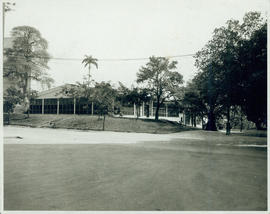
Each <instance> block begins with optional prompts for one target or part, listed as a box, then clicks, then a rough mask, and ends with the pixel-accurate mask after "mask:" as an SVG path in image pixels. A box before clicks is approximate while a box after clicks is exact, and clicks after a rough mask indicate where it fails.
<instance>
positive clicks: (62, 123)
mask: <svg viewBox="0 0 270 214" xmlns="http://www.w3.org/2000/svg"><path fill="white" fill-rule="evenodd" d="M102 123H103V119H102V118H99V117H98V116H95V115H94V116H91V115H49V114H48V115H40V114H39V115H30V118H26V115H18V114H17V115H16V114H14V115H12V116H11V121H10V125H21V126H30V127H47V128H48V127H49V128H65V129H80V130H102ZM189 129H190V128H187V127H182V126H180V125H179V124H178V123H175V122H171V121H166V120H160V121H155V120H150V119H135V118H116V117H109V116H107V117H106V120H105V130H106V131H121V132H139V133H160V134H161V133H162V134H165V133H173V132H179V131H183V130H185V131H186V130H189Z"/></svg>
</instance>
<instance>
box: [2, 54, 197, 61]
mask: <svg viewBox="0 0 270 214" xmlns="http://www.w3.org/2000/svg"><path fill="white" fill-rule="evenodd" d="M5 55H6V56H11V57H15V58H21V59H25V57H24V56H16V55H13V54H5ZM192 56H195V54H183V55H174V56H165V58H169V59H170V58H181V57H192ZM29 58H37V59H38V58H39V59H51V60H62V61H82V60H83V58H65V57H38V56H32V57H29ZM148 59H149V58H148V57H144V58H99V59H98V61H142V60H148Z"/></svg>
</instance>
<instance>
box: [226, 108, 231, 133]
mask: <svg viewBox="0 0 270 214" xmlns="http://www.w3.org/2000/svg"><path fill="white" fill-rule="evenodd" d="M230 108H231V106H228V107H227V123H226V135H230V134H231V124H230V119H231V118H230V116H231V115H230Z"/></svg>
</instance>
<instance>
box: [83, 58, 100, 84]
mask: <svg viewBox="0 0 270 214" xmlns="http://www.w3.org/2000/svg"><path fill="white" fill-rule="evenodd" d="M97 61H98V60H97V59H96V58H93V57H92V56H87V55H85V58H84V59H83V61H82V63H83V64H84V67H86V66H88V75H87V83H88V86H89V85H90V81H91V80H90V79H91V74H90V70H91V65H92V64H93V65H95V66H96V68H98V64H97Z"/></svg>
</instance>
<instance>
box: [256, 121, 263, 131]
mask: <svg viewBox="0 0 270 214" xmlns="http://www.w3.org/2000/svg"><path fill="white" fill-rule="evenodd" d="M255 125H256V129H257V130H261V129H262V123H261V122H260V121H256V123H255Z"/></svg>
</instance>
